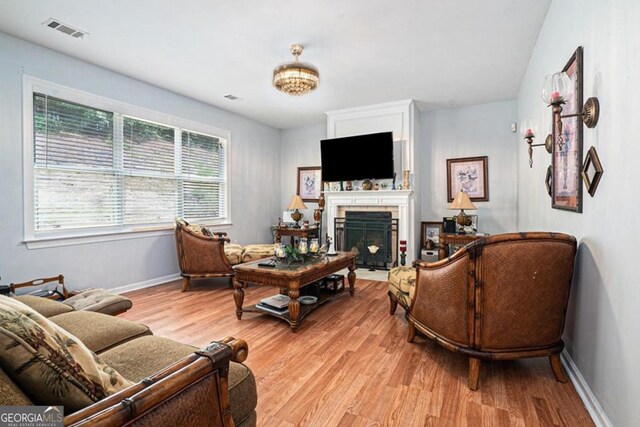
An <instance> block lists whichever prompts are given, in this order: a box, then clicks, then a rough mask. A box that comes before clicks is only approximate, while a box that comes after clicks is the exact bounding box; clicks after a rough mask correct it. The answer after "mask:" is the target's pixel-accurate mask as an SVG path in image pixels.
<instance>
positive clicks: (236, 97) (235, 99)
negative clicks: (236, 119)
mask: <svg viewBox="0 0 640 427" xmlns="http://www.w3.org/2000/svg"><path fill="white" fill-rule="evenodd" d="M224 97H225V98H227V99H228V100H231V101H242V98H240V97H239V96H235V95H231V94H229V95H225V96H224Z"/></svg>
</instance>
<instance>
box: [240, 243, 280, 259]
mask: <svg viewBox="0 0 640 427" xmlns="http://www.w3.org/2000/svg"><path fill="white" fill-rule="evenodd" d="M272 255H273V243H267V244H262V245H247V246H245V247H244V250H243V252H242V262H249V261H255V260H258V259H262V258H268V257H270V256H272Z"/></svg>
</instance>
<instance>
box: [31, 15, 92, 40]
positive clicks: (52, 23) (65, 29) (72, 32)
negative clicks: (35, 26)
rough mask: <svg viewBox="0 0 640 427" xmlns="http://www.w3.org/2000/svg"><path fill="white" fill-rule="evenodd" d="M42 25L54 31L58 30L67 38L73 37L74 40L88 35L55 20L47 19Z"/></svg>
mask: <svg viewBox="0 0 640 427" xmlns="http://www.w3.org/2000/svg"><path fill="white" fill-rule="evenodd" d="M42 25H46V26H47V27H49V28H53V29H54V30H58V31H60V32H61V33H65V34H66V35H68V36H71V37H74V38H76V39H81V38H83V37H84V36H86V35H88V34H89V33H87V32H86V31H82V30H79V29H77V28H73V27H72V26H70V25H67V24H63V23H62V22H60V21H58V20H57V19H53V18H50V19H47V20H46V21H44V22H43V23H42Z"/></svg>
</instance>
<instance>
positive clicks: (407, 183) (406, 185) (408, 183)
mask: <svg viewBox="0 0 640 427" xmlns="http://www.w3.org/2000/svg"><path fill="white" fill-rule="evenodd" d="M403 177H404V181H403V182H402V188H404V189H405V190H408V189H409V187H410V186H411V181H409V177H410V172H409V171H408V170H406V171H404V172H403Z"/></svg>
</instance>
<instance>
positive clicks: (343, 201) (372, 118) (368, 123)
mask: <svg viewBox="0 0 640 427" xmlns="http://www.w3.org/2000/svg"><path fill="white" fill-rule="evenodd" d="M326 114H327V138H339V137H343V136H353V135H363V134H367V133H376V132H388V131H391V132H393V140H394V164H395V166H394V168H395V171H396V174H397V179H396V183H397V184H402V171H405V170H408V171H410V173H411V175H412V179H411V181H412V186H411V189H410V190H406V189H404V190H401V191H397V190H396V191H389V190H378V191H375V190H374V191H352V192H345V191H342V192H340V191H325V198H326V200H327V206H328V207H327V210H328V213H327V229H328V232H329V234H330V235H331V237H333V233H334V219H335V218H336V210H335V208H334V209H333V210H332V208H331V206H332V203H333V204H334V206H360V207H362V206H376V207H381V206H397V207H398V208H399V211H400V216H399V225H398V226H399V230H398V231H399V233H398V236H399V240H406V241H407V262H408V263H410V262H411V261H413V260H414V259H415V258H416V257H417V256H418V252H417V251H418V246H419V244H418V241H419V239H420V220H421V218H422V215H421V209H422V204H421V201H420V194H421V189H420V184H421V183H422V180H421V176H420V168H419V164H420V162H421V155H420V144H419V143H418V141H417V138H418V136H419V135H420V130H419V127H420V114H418V113H417V108H416V106H415V103H414V101H413V100H411V99H408V100H403V101H397V102H388V103H384V104H376V105H367V106H363V107H356V108H347V109H344V110H335V111H328V112H327V113H326ZM367 155H375V153H363V159H365V158H366V156H367ZM398 157H400V158H398Z"/></svg>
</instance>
